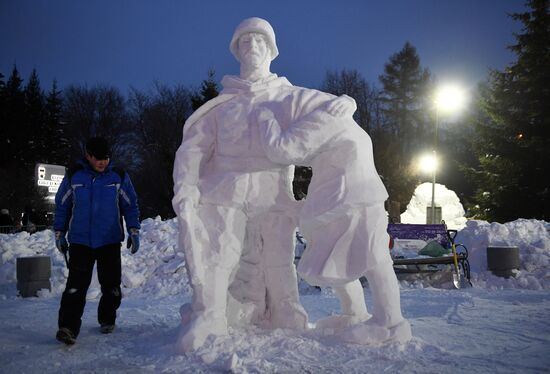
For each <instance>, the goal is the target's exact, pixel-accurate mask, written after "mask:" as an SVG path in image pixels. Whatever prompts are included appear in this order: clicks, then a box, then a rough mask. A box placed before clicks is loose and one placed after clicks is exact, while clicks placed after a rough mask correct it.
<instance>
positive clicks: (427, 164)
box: [419, 154, 437, 173]
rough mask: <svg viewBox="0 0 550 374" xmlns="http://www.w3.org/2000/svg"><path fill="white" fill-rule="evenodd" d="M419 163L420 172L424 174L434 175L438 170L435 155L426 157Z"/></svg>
mask: <svg viewBox="0 0 550 374" xmlns="http://www.w3.org/2000/svg"><path fill="white" fill-rule="evenodd" d="M419 161H420V162H419V166H420V170H422V171H423V172H424V173H432V172H433V171H434V170H436V169H437V158H435V156H434V155H433V154H427V155H424V156H422V157H421V158H420V160H419Z"/></svg>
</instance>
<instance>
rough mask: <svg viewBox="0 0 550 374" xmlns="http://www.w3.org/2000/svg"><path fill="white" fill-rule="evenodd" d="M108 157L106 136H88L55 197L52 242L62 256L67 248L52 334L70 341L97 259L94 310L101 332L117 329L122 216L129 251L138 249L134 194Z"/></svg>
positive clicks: (82, 307) (80, 322)
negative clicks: (65, 271)
mask: <svg viewBox="0 0 550 374" xmlns="http://www.w3.org/2000/svg"><path fill="white" fill-rule="evenodd" d="M110 157H111V152H110V147H109V144H108V143H107V141H106V140H105V139H104V138H102V137H94V138H91V139H89V140H88V142H87V143H86V151H85V158H83V159H82V160H80V161H79V162H78V163H77V164H76V165H75V166H73V167H71V168H70V169H69V170H68V172H67V173H66V175H65V177H64V179H63V181H62V182H61V185H60V187H59V190H58V192H57V194H56V196H55V204H56V207H55V221H54V230H55V244H56V247H57V249H58V250H59V251H61V252H62V253H63V254H64V255H65V256H66V254H67V252H68V253H69V262H68V267H69V277H68V279H67V284H66V287H65V291H64V292H63V296H62V298H61V306H60V308H59V319H58V326H59V330H58V331H57V335H56V339H57V340H59V341H61V342H63V343H65V344H74V343H75V341H76V337H77V336H78V333H79V332H80V326H81V324H82V320H81V318H82V314H83V312H84V306H85V304H86V292H87V291H88V287H89V286H90V282H91V279H92V273H93V268H94V264H95V263H96V262H97V276H98V280H99V283H100V285H101V293H102V295H101V299H100V301H99V306H98V311H97V319H98V322H99V324H100V326H101V328H100V331H101V332H102V333H105V334H108V333H111V332H112V331H113V330H114V328H115V320H116V311H117V309H118V307H119V306H120V301H121V298H122V295H121V290H120V283H121V260H120V243H121V242H122V241H123V240H124V231H123V225H122V217H124V220H125V222H126V226H127V229H128V234H129V238H128V244H127V247H128V248H130V247H131V253H132V254H133V253H136V252H137V251H138V249H139V229H140V223H139V209H138V205H137V196H136V193H135V191H134V187H133V186H132V182H131V180H130V177H129V176H128V174H127V173H125V172H124V171H123V170H121V169H119V168H114V167H112V166H111V165H110ZM66 234H68V237H67V238H66ZM67 239H68V241H67ZM69 243H70V245H69Z"/></svg>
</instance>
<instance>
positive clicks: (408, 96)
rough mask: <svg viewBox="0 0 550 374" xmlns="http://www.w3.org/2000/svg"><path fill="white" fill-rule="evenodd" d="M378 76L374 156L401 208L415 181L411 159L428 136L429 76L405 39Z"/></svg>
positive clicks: (415, 183)
mask: <svg viewBox="0 0 550 374" xmlns="http://www.w3.org/2000/svg"><path fill="white" fill-rule="evenodd" d="M379 79H380V82H381V83H382V86H383V89H382V92H381V95H380V101H381V105H382V112H383V115H384V124H385V126H384V130H385V131H384V134H381V135H380V136H379V137H378V138H377V143H378V146H377V144H375V158H376V160H377V166H378V171H379V172H380V173H381V174H382V176H383V179H384V183H385V185H386V188H387V189H388V193H389V195H390V200H393V201H398V202H399V203H400V205H401V210H404V208H405V207H406V204H407V203H408V202H409V200H410V198H411V196H412V194H413V192H414V189H415V187H416V185H417V184H418V182H419V181H418V178H417V177H416V175H415V173H414V168H413V167H412V164H411V163H412V160H413V159H414V157H416V156H417V155H418V153H420V152H421V151H423V150H424V149H425V148H426V146H427V145H428V144H429V143H428V142H429V141H430V140H431V139H432V138H431V137H430V136H428V135H429V134H430V130H429V128H432V126H430V122H431V119H430V116H429V113H430V111H431V109H432V108H431V106H430V105H429V96H428V92H429V91H430V87H431V78H430V73H429V71H428V69H423V68H422V67H421V66H420V58H419V57H418V54H417V53H416V48H414V47H413V46H412V45H411V44H410V43H409V42H407V43H405V45H404V47H403V48H402V49H401V50H400V51H399V52H397V53H395V54H394V55H392V56H391V57H390V61H389V62H388V63H387V64H386V65H385V66H384V74H383V75H381V76H380V77H379Z"/></svg>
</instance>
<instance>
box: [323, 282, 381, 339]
mask: <svg viewBox="0 0 550 374" xmlns="http://www.w3.org/2000/svg"><path fill="white" fill-rule="evenodd" d="M332 288H333V290H334V292H335V293H336V296H337V297H338V299H339V300H340V309H341V311H342V312H341V314H339V315H334V316H330V317H327V318H323V319H321V320H319V321H317V323H316V324H315V328H317V329H323V330H324V329H331V330H334V329H343V328H346V327H349V326H352V325H356V324H358V323H361V322H364V321H366V320H368V319H369V318H370V317H371V315H370V314H369V313H368V312H367V306H366V304H365V294H364V293H363V286H361V282H360V281H359V280H355V281H353V282H349V283H346V284H343V285H338V286H333V287H332Z"/></svg>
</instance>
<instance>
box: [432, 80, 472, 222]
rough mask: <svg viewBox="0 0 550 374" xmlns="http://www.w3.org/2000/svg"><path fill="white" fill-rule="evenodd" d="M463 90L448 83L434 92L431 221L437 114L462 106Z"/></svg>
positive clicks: (447, 112)
mask: <svg viewBox="0 0 550 374" xmlns="http://www.w3.org/2000/svg"><path fill="white" fill-rule="evenodd" d="M465 98H466V96H465V94H464V91H463V90H462V89H461V88H460V87H459V86H457V85H455V84H449V85H444V86H441V87H439V89H438V90H437V91H436V94H435V102H434V104H435V124H434V127H435V128H434V148H433V151H432V160H433V161H432V163H433V164H432V168H431V169H432V207H431V208H432V209H431V211H432V219H431V223H437V222H435V178H436V170H437V143H438V139H439V137H438V130H439V115H440V113H443V114H451V113H453V112H456V111H457V110H458V109H460V108H462V106H463V105H464V103H465Z"/></svg>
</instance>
